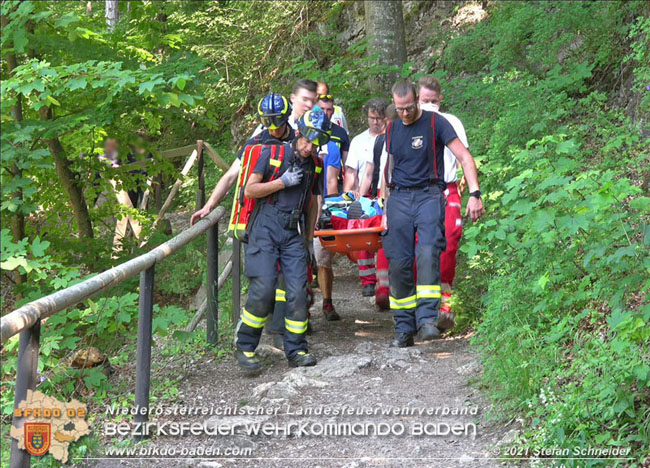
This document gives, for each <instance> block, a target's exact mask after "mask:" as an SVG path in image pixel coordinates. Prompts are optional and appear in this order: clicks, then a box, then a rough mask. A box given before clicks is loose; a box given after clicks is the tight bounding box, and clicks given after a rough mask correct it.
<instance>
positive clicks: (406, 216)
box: [384, 190, 417, 336]
mask: <svg viewBox="0 0 650 468" xmlns="http://www.w3.org/2000/svg"><path fill="white" fill-rule="evenodd" d="M412 199H413V193H412V192H408V191H398V190H396V191H394V192H393V193H392V194H391V196H390V197H389V198H388V202H387V210H386V211H387V217H388V231H387V233H386V236H384V251H385V252H386V258H388V261H389V268H388V275H389V282H390V308H391V310H392V311H393V314H394V319H395V333H396V334H400V333H401V334H406V335H409V336H412V335H413V334H415V332H416V330H417V328H416V326H415V325H416V323H415V308H416V305H417V302H416V293H415V285H414V283H413V260H414V243H415V226H414V222H413V221H414V219H413V209H412V207H413V200H412Z"/></svg>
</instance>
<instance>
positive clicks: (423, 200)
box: [415, 187, 445, 335]
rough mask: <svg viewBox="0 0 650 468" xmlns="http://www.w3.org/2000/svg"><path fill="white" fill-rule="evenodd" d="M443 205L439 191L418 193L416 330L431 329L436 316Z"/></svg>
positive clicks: (433, 189) (438, 306) (443, 244)
mask: <svg viewBox="0 0 650 468" xmlns="http://www.w3.org/2000/svg"><path fill="white" fill-rule="evenodd" d="M444 203H445V202H444V196H443V194H442V191H441V190H439V189H437V188H435V187H430V188H429V189H427V190H423V191H420V192H418V193H417V198H416V200H415V206H416V212H415V223H416V229H417V232H418V243H417V246H416V247H415V255H416V258H417V266H418V279H417V288H416V290H417V309H416V314H415V315H416V322H417V328H418V329H420V328H422V326H423V325H424V324H430V325H434V324H435V323H436V321H437V319H438V315H439V310H440V298H441V292H440V253H441V252H442V251H443V250H444V248H445V224H444V221H445V219H444V213H445V211H444ZM436 331H437V330H436ZM438 335H439V332H438Z"/></svg>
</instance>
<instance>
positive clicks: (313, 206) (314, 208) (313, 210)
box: [305, 195, 323, 242]
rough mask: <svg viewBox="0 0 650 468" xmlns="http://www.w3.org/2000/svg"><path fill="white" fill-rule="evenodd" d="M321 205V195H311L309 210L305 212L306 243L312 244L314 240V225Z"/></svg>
mask: <svg viewBox="0 0 650 468" xmlns="http://www.w3.org/2000/svg"><path fill="white" fill-rule="evenodd" d="M322 203H323V196H322V195H312V199H311V203H310V205H309V210H308V211H307V232H306V233H305V240H306V241H307V242H313V240H314V231H315V230H316V223H317V222H318V215H319V214H320V210H321V206H322Z"/></svg>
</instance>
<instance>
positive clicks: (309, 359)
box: [287, 351, 317, 367]
mask: <svg viewBox="0 0 650 468" xmlns="http://www.w3.org/2000/svg"><path fill="white" fill-rule="evenodd" d="M287 360H288V361H289V367H307V366H315V365H316V362H317V361H316V358H315V357H314V356H313V355H311V354H309V353H308V352H306V351H298V353H297V354H295V355H294V356H293V357H290V358H287Z"/></svg>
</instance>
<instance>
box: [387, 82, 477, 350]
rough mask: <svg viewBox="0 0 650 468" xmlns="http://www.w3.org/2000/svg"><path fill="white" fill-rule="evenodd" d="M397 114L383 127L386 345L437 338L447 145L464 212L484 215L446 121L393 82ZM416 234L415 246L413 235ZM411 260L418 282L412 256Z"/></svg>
mask: <svg viewBox="0 0 650 468" xmlns="http://www.w3.org/2000/svg"><path fill="white" fill-rule="evenodd" d="M392 94H393V103H394V104H395V110H396V112H397V114H398V116H399V119H397V120H395V121H394V122H392V123H391V125H389V126H388V128H387V130H386V149H387V152H388V163H387V168H386V174H385V177H386V179H387V181H386V182H387V185H386V187H388V192H387V194H386V195H387V196H388V198H387V202H386V225H387V232H386V235H385V237H384V242H383V244H384V250H385V252H386V257H387V258H388V261H389V281H390V306H391V310H392V311H393V313H394V320H395V337H394V338H393V340H392V341H391V343H390V346H391V347H400V348H403V347H406V346H412V345H413V342H414V339H413V338H414V336H415V335H416V333H417V338H418V340H419V341H429V340H432V339H435V338H439V337H440V330H439V329H438V328H437V327H436V323H437V320H438V315H439V312H440V299H441V290H440V254H441V252H442V251H443V250H444V249H445V244H446V241H445V224H444V223H445V197H444V194H443V192H444V190H445V189H446V185H445V181H444V170H445V163H444V151H445V146H447V147H449V149H450V150H451V151H452V153H453V154H454V156H455V157H456V159H458V161H459V162H460V163H461V165H462V167H463V171H464V173H465V176H466V178H467V182H468V184H469V189H470V199H469V202H468V204H467V212H468V213H469V215H470V217H471V219H472V220H476V219H478V218H480V217H481V215H482V214H483V203H482V202H481V193H480V191H479V185H478V174H477V171H476V164H475V163H474V159H473V158H472V155H471V154H470V153H469V151H468V150H467V148H465V146H464V145H463V144H462V143H461V141H460V140H459V139H458V136H457V135H456V132H455V131H454V129H453V127H452V126H451V124H450V123H449V122H448V121H447V119H445V118H444V117H443V116H441V115H440V114H437V113H434V112H428V111H423V110H421V109H420V106H419V104H418V94H417V90H416V88H415V85H414V84H413V83H411V82H410V81H407V80H401V81H398V82H397V83H395V85H393V89H392ZM416 234H417V236H418V243H417V246H416V244H415V236H416ZM415 260H417V266H418V272H417V285H416V284H415V282H414V279H413V276H414V272H413V263H414V261H415Z"/></svg>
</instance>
